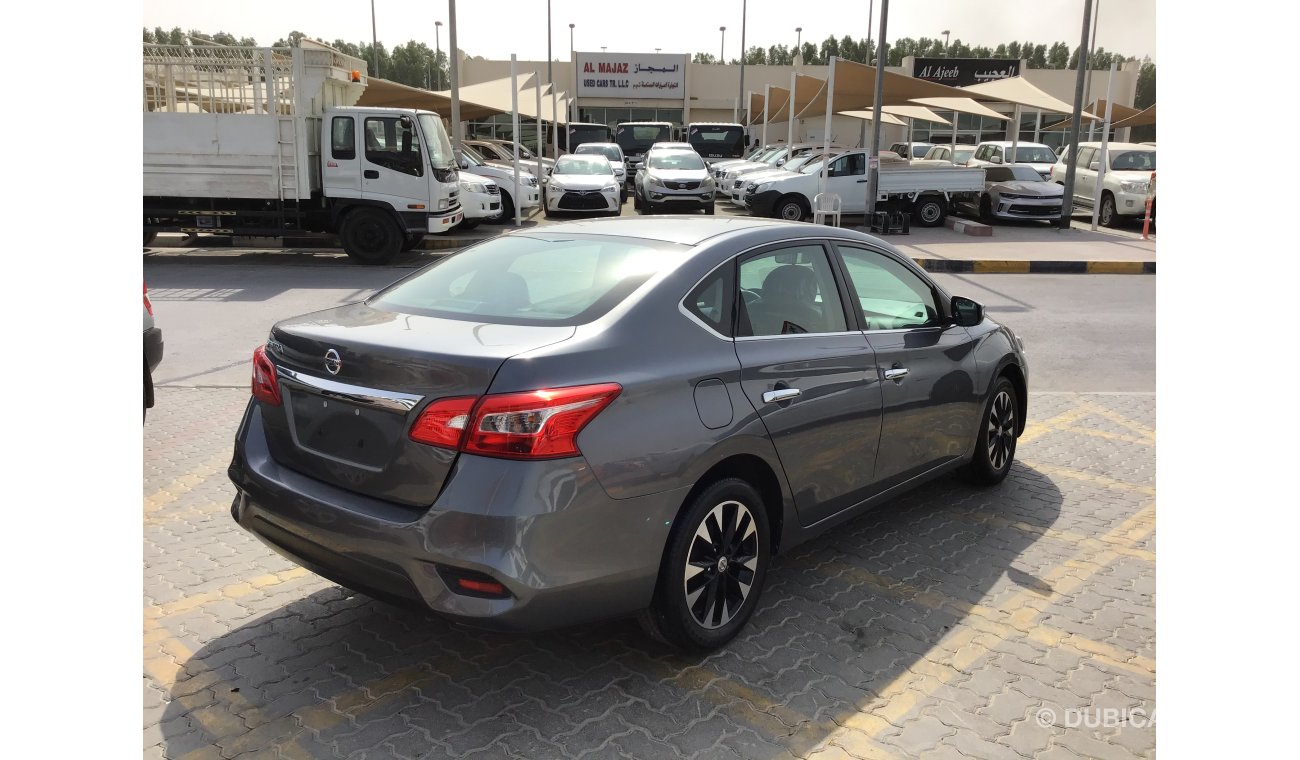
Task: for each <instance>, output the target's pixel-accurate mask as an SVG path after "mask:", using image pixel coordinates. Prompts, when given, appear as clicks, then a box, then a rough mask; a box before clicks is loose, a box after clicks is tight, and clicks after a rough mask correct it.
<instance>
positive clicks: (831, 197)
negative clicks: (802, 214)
mask: <svg viewBox="0 0 1300 760" xmlns="http://www.w3.org/2000/svg"><path fill="white" fill-rule="evenodd" d="M843 205H844V204H843V202H842V201H841V200H840V196H839V195H838V194H836V193H817V195H816V196H814V197H813V224H825V221H824V220H825V219H826V217H834V218H835V225H834V226H836V227H838V226H840V209H841V208H842V207H843Z"/></svg>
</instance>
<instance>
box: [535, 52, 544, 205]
mask: <svg viewBox="0 0 1300 760" xmlns="http://www.w3.org/2000/svg"><path fill="white" fill-rule="evenodd" d="M537 78H538V79H539V80H540V79H541V78H542V72H540V71H539V72H537ZM536 142H537V181H538V182H541V181H542V177H541V175H542V153H543V151H542V86H541V85H540V84H539V85H537V141H536Z"/></svg>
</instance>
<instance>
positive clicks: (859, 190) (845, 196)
mask: <svg viewBox="0 0 1300 760" xmlns="http://www.w3.org/2000/svg"><path fill="white" fill-rule="evenodd" d="M826 190H827V191H828V192H832V193H835V194H836V195H838V196H840V202H841V203H842V204H843V211H844V213H846V214H865V213H866V212H867V155H866V154H865V153H850V154H848V155H846V156H840V157H839V158H837V159H835V160H834V161H832V162H831V165H830V168H829V169H827V171H826Z"/></svg>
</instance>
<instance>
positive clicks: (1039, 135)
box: [1034, 108, 1043, 143]
mask: <svg viewBox="0 0 1300 760" xmlns="http://www.w3.org/2000/svg"><path fill="white" fill-rule="evenodd" d="M1042 141H1043V110H1042V109H1041V108H1040V109H1038V110H1037V111H1035V112H1034V142H1036V143H1041V142H1042Z"/></svg>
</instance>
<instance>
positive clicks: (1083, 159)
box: [1077, 148, 1097, 169]
mask: <svg viewBox="0 0 1300 760" xmlns="http://www.w3.org/2000/svg"><path fill="white" fill-rule="evenodd" d="M1096 153H1097V149H1096V148H1080V149H1079V161H1078V164H1077V165H1078V166H1079V167H1080V168H1083V169H1087V168H1088V167H1089V166H1090V165H1091V164H1092V157H1093V156H1094V155H1095V154H1096Z"/></svg>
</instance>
